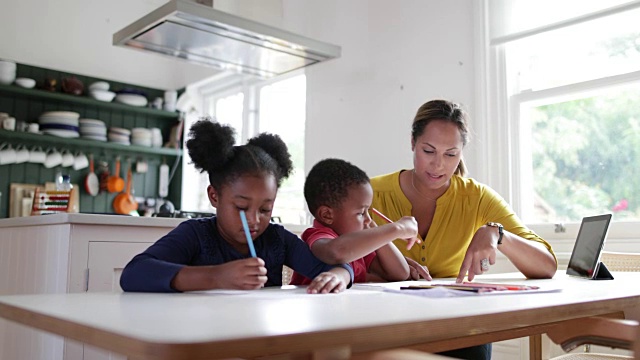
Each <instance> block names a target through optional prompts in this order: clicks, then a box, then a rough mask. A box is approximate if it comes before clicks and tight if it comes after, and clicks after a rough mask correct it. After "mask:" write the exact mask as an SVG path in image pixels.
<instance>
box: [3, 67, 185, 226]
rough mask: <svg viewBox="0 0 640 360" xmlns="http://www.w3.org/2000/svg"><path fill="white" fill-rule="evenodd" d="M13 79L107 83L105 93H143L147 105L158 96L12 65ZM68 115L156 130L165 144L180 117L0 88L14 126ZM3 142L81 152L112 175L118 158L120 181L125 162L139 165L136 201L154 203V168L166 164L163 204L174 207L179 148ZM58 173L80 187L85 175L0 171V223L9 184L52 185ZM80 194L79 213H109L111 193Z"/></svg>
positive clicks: (9, 134)
mask: <svg viewBox="0 0 640 360" xmlns="http://www.w3.org/2000/svg"><path fill="white" fill-rule="evenodd" d="M17 76H18V77H29V78H33V79H36V80H37V82H38V84H41V83H42V81H43V80H44V79H45V78H53V79H57V80H58V83H60V82H61V80H62V79H64V78H66V77H70V76H75V77H77V78H78V79H80V80H81V81H82V82H83V84H84V85H85V87H87V86H88V85H89V84H91V83H93V82H95V81H107V82H108V83H109V84H110V85H111V86H110V89H111V90H113V91H118V90H121V89H125V88H134V89H136V90H140V91H144V92H146V93H147V97H148V98H149V99H150V100H153V98H155V97H162V96H163V93H164V90H161V89H151V88H146V87H141V86H135V85H132V84H125V83H119V82H115V81H109V80H106V79H98V78H93V77H89V76H82V75H78V74H71V73H65V72H60V71H56V70H52V69H45V68H39V67H34V66H27V65H24V64H18V66H17ZM64 110H66V111H73V112H77V113H79V114H80V117H81V118H89V119H99V120H102V121H104V122H105V124H106V126H107V127H121V128H126V129H131V128H134V127H143V128H154V127H157V128H159V129H161V132H162V135H163V139H164V142H165V143H166V142H167V141H168V140H169V138H170V133H171V131H172V129H173V128H174V127H176V126H177V125H178V124H179V121H180V115H179V114H178V113H176V112H169V111H164V110H158V109H152V108H147V107H136V106H131V105H127V104H120V103H115V102H102V101H98V100H95V99H93V98H90V97H88V96H84V95H80V96H75V95H70V94H66V93H62V92H60V89H58V91H56V92H50V91H46V90H41V89H38V88H35V89H25V88H21V87H19V86H16V85H0V112H6V113H9V114H10V115H11V116H13V117H15V118H16V120H17V121H18V122H28V123H33V122H38V117H39V116H40V114H42V113H43V112H46V111H64ZM3 142H7V143H10V144H12V145H14V146H15V145H18V144H23V145H26V146H27V147H28V148H30V149H31V148H33V147H35V146H40V147H42V149H43V150H46V149H48V148H56V149H57V150H63V149H64V150H69V151H72V152H74V153H75V152H84V153H85V154H87V155H88V154H92V155H94V158H95V159H96V163H97V162H98V161H105V162H107V163H108V164H109V168H110V171H111V172H112V173H113V171H114V170H115V166H114V162H115V158H116V157H121V158H122V159H123V160H125V162H124V163H123V166H122V170H121V174H120V175H121V176H124V174H125V173H126V168H125V166H124V165H125V164H126V161H127V160H128V161H130V162H131V163H132V164H135V163H136V162H137V161H143V162H146V163H147V164H148V171H147V172H145V173H135V172H134V176H133V189H134V195H135V196H136V197H138V198H157V197H158V178H159V166H160V165H161V164H162V163H166V164H168V165H169V166H175V169H176V170H175V174H174V177H173V179H172V182H171V184H170V187H169V195H168V197H167V198H168V200H170V201H171V202H173V203H174V204H176V205H178V204H180V200H181V194H180V193H181V182H182V166H181V164H182V148H178V149H175V148H152V147H144V146H135V145H121V144H117V143H112V142H101V141H94V140H88V139H82V138H61V137H56V136H52V135H45V134H33V133H28V132H18V131H8V130H1V129H0V143H3ZM60 169H62V170H63V171H64V172H66V173H69V175H71V182H72V183H74V184H83V183H84V177H85V176H86V174H87V172H88V169H81V170H78V171H74V170H73V169H72V168H59V167H58V168H51V169H47V168H45V167H44V166H42V165H41V164H34V163H28V162H27V163H21V164H10V165H0V193H2V194H5V196H3V197H2V198H1V199H2V202H0V218H5V217H7V216H8V204H9V194H10V186H11V183H22V184H44V183H45V182H47V181H53V180H54V176H55V173H56V172H57V171H58V170H60ZM81 190H82V191H81V192H80V202H79V203H80V212H85V213H112V212H113V209H112V203H113V199H114V197H115V196H116V195H117V194H116V193H108V192H101V193H100V194H98V195H97V196H91V195H89V194H88V193H87V192H85V190H84V189H81Z"/></svg>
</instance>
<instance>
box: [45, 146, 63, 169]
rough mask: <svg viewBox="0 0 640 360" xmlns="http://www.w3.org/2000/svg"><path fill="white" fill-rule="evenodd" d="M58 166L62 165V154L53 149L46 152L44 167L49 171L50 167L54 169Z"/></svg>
mask: <svg viewBox="0 0 640 360" xmlns="http://www.w3.org/2000/svg"><path fill="white" fill-rule="evenodd" d="M60 164H62V154H60V153H59V152H58V150H56V149H54V148H51V149H49V150H47V156H46V158H45V159H44V167H46V168H47V169H51V168H52V167H56V166H58V165H60Z"/></svg>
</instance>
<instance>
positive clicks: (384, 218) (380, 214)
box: [371, 208, 393, 224]
mask: <svg viewBox="0 0 640 360" xmlns="http://www.w3.org/2000/svg"><path fill="white" fill-rule="evenodd" d="M371 211H373V213H374V214H376V215H378V216H380V217H381V218H382V220H384V221H386V222H388V223H389V224H391V223H392V222H393V221H391V219H389V218H388V217H386V216H385V215H384V214H383V213H381V212H380V211H378V210H377V209H376V208H371Z"/></svg>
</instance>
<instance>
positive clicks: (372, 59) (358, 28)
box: [0, 0, 476, 176]
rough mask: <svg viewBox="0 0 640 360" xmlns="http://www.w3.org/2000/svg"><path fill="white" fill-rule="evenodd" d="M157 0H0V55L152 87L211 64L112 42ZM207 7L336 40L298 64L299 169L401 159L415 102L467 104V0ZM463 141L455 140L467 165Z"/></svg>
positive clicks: (404, 164)
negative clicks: (301, 82)
mask: <svg viewBox="0 0 640 360" xmlns="http://www.w3.org/2000/svg"><path fill="white" fill-rule="evenodd" d="M164 2H165V1H163V0H110V1H96V0H89V1H87V0H56V1H53V0H21V1H5V2H4V3H3V5H2V11H0V44H2V46H1V47H0V58H9V59H13V60H15V61H18V62H22V63H26V64H31V65H35V66H41V67H47V68H53V69H58V70H63V71H69V72H75V73H80V74H86V75H91V76H96V77H104V78H107V79H113V80H119V81H124V82H129V83H133V84H138V85H145V86H150V87H158V88H161V89H169V88H178V87H181V86H183V85H186V84H189V83H193V82H196V81H199V80H202V79H204V78H207V77H210V76H212V75H214V74H215V73H216V71H215V70H213V69H210V68H206V67H202V66H197V65H190V64H186V63H184V62H181V61H178V60H174V59H167V58H164V57H161V56H159V55H156V54H146V53H142V52H137V51H134V50H130V49H125V48H120V47H114V46H112V45H111V41H112V40H111V37H112V35H113V33H114V32H116V31H118V30H120V29H121V28H122V27H124V26H125V25H127V24H129V23H131V22H133V21H135V20H137V19H138V18H139V17H141V16H142V15H144V14H146V13H147V12H149V11H151V10H153V9H155V8H157V7H159V6H160V5H161V4H163V3H164ZM214 4H215V7H216V8H217V9H219V10H223V11H229V12H232V13H235V14H237V15H240V16H245V17H249V18H252V19H254V20H258V21H262V22H265V23H268V24H270V25H274V26H281V27H282V28H284V29H286V30H290V31H293V32H298V33H300V34H301V35H305V36H308V37H311V38H316V39H318V40H322V41H326V42H330V43H334V44H337V45H340V46H341V47H342V56H341V57H340V58H339V59H335V60H331V61H329V62H326V63H322V64H319V65H315V66H311V67H309V68H307V70H306V74H307V86H308V90H307V99H308V100H307V107H308V109H307V133H308V135H307V142H306V145H307V156H306V159H305V162H306V168H307V170H308V169H309V168H310V167H311V166H313V164H315V163H316V162H317V161H318V160H320V159H322V158H325V157H330V156H333V157H341V158H345V159H347V160H349V161H352V162H353V163H355V164H356V165H358V166H360V167H361V168H363V169H364V170H365V171H367V173H368V174H369V175H370V176H374V175H378V174H382V173H387V172H391V171H395V170H398V169H400V168H410V167H411V166H412V161H411V160H412V158H411V151H410V150H411V149H410V128H411V121H412V119H413V115H414V114H415V111H416V110H417V108H418V107H419V106H420V105H421V104H422V103H424V102H425V101H427V100H430V99H433V98H439V97H444V98H448V99H451V100H454V101H457V102H460V103H462V104H464V105H465V106H466V108H467V109H468V110H469V111H470V113H471V115H472V124H471V125H472V127H473V118H474V111H473V108H472V106H473V104H474V102H475V101H476V94H475V92H474V88H475V85H474V77H475V69H474V51H473V50H474V33H473V31H474V21H475V20H474V8H473V0H428V1H426V0H396V1H392V0H349V1H343V0H268V1H264V0H216V1H214ZM473 155H474V154H473V152H472V151H467V152H466V154H465V156H466V157H467V160H468V164H469V165H470V168H471V170H472V175H473V167H474V163H475V161H474V159H473V157H474V156H473Z"/></svg>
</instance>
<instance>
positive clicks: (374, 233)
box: [291, 159, 419, 285]
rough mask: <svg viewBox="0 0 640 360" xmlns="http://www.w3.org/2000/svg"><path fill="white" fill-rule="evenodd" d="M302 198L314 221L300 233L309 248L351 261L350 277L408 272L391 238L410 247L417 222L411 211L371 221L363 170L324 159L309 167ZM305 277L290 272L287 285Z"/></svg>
mask: <svg viewBox="0 0 640 360" xmlns="http://www.w3.org/2000/svg"><path fill="white" fill-rule="evenodd" d="M304 197H305V199H306V201H307V206H308V207H309V211H310V212H311V214H312V215H313V216H314V218H315V219H314V221H313V226H312V227H311V228H308V229H307V230H305V231H304V233H303V234H302V239H303V240H304V241H305V242H306V243H307V244H308V245H309V247H310V248H311V252H312V253H313V254H314V255H315V256H316V257H317V258H318V259H320V260H322V261H323V262H325V263H327V264H341V263H350V264H351V266H352V267H353V271H354V282H368V281H401V280H406V279H407V278H408V277H409V265H408V264H407V261H406V260H405V258H404V256H403V255H402V254H401V253H400V251H399V250H398V249H397V248H396V247H395V245H393V244H391V241H393V240H395V239H398V238H401V239H405V240H407V241H408V248H411V246H413V244H414V243H415V242H417V241H419V240H418V239H417V233H418V224H417V222H416V220H415V219H414V218H413V217H412V216H405V217H403V218H401V219H400V220H398V221H396V222H394V223H389V224H384V225H381V226H376V224H375V222H373V221H372V220H371V217H370V216H369V213H368V210H369V207H370V206H371V202H372V200H373V190H372V189H371V185H370V183H369V177H368V176H367V174H366V173H365V172H364V171H362V170H361V169H359V168H358V167H357V166H354V165H352V164H351V163H349V162H347V161H344V160H340V159H325V160H322V161H320V162H318V163H317V164H316V165H315V166H314V167H313V168H312V169H311V171H310V172H309V175H308V176H307V179H306V181H305V184H304ZM309 282H310V280H309V279H307V278H305V277H304V276H302V275H300V274H298V273H297V272H296V273H294V274H293V277H292V279H291V284H292V285H306V284H308V283H309Z"/></svg>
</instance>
